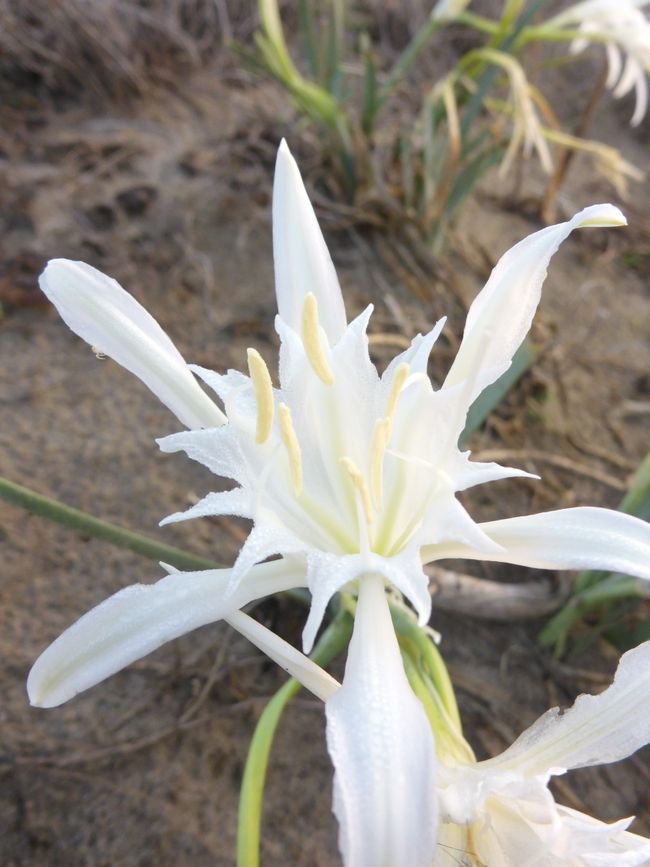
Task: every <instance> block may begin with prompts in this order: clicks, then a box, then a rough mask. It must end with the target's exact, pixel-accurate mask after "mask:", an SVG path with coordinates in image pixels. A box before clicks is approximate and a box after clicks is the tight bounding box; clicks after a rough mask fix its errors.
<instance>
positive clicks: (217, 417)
mask: <svg viewBox="0 0 650 867" xmlns="http://www.w3.org/2000/svg"><path fill="white" fill-rule="evenodd" d="M39 285H40V287H41V289H42V290H43V292H44V293H45V294H46V295H47V297H48V298H49V299H50V301H51V302H52V303H53V304H54V306H55V307H56V309H57V310H58V311H59V314H60V315H61V318H62V319H63V321H64V322H65V323H66V325H68V327H69V328H70V329H71V330H72V331H74V332H75V334H78V335H79V337H82V338H83V339H84V340H85V341H86V342H87V343H89V344H90V345H91V346H92V347H94V348H95V349H97V350H98V351H99V352H102V353H104V355H108V356H110V357H111V358H112V359H113V360H114V361H117V363H118V364H121V365H122V366H123V367H125V368H126V369H127V370H129V371H130V372H131V373H133V374H135V376H137V377H138V378H139V379H141V380H142V382H144V384H145V385H146V386H148V387H149V388H150V389H151V391H153V393H154V394H155V395H156V397H158V398H159V399H160V400H161V401H162V403H164V404H165V406H167V407H168V408H169V409H170V410H171V411H172V412H173V413H174V415H175V416H176V417H177V418H178V419H179V420H180V421H181V422H182V423H183V424H184V425H187V427H189V428H197V427H215V426H217V425H220V424H223V422H224V421H225V416H224V414H223V413H222V412H221V410H220V409H219V407H218V406H217V405H216V404H215V403H213V401H212V400H210V398H209V397H208V396H207V394H206V393H205V392H204V391H203V390H202V389H201V387H200V386H199V384H198V382H197V381H196V380H195V379H194V377H193V376H192V374H191V373H190V371H189V369H188V366H187V364H186V363H185V361H184V360H183V358H182V356H181V354H180V353H179V351H178V350H177V349H176V347H175V346H174V344H173V343H172V341H171V340H170V339H169V337H168V336H167V335H166V334H165V332H164V331H163V330H162V328H161V327H160V325H158V323H157V322H156V320H155V319H154V318H153V317H152V316H150V315H149V313H147V311H146V310H145V309H144V307H142V305H141V304H139V303H138V302H137V301H136V300H135V298H134V297H133V296H132V295H129V293H128V292H125V290H124V289H122V287H121V286H120V284H119V283H118V282H117V281H116V280H113V279H111V278H110V277H107V276H106V275H105V274H102V272H101V271H98V270H97V269H96V268H92V267H91V266H90V265H86V264H85V262H72V261H70V260H69V259H52V260H51V261H50V262H48V264H47V267H46V268H45V270H44V271H43V273H42V274H41V276H40V278H39Z"/></svg>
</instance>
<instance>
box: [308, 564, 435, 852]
mask: <svg viewBox="0 0 650 867" xmlns="http://www.w3.org/2000/svg"><path fill="white" fill-rule="evenodd" d="M325 709H326V715H327V746H328V749H329V752H330V756H331V758H332V762H333V763H334V768H335V776H334V812H335V813H336V817H337V819H338V820H339V824H340V832H339V846H340V849H341V852H342V854H343V861H344V864H345V865H346V867H388V865H390V867H397V865H399V867H402V865H404V867H406V865H408V867H431V864H432V861H433V856H434V852H435V848H436V834H437V807H436V787H435V782H436V756H435V744H434V739H433V734H432V732H431V729H430V727H429V724H428V722H427V718H426V715H425V713H424V709H423V707H422V705H421V704H420V702H419V701H418V699H417V698H416V697H415V695H414V694H413V691H412V690H411V687H410V686H409V683H408V680H407V678H406V675H405V673H404V668H403V665H402V660H401V657H400V652H399V647H398V644H397V639H396V637H395V631H394V629H393V624H392V621H391V617H390V612H389V610H388V603H387V601H386V597H385V593H384V589H383V582H382V580H381V579H380V578H379V577H377V576H374V575H369V576H366V577H364V578H363V579H362V581H361V586H360V592H359V604H358V607H357V614H356V618H355V622H354V633H353V635H352V640H351V642H350V648H349V651H348V660H347V664H346V668H345V678H344V680H343V685H342V686H341V688H340V689H339V691H338V692H337V693H336V695H334V697H333V698H331V699H330V700H329V701H328V702H327V704H326V705H325Z"/></svg>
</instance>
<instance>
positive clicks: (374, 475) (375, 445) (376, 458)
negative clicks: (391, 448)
mask: <svg viewBox="0 0 650 867" xmlns="http://www.w3.org/2000/svg"><path fill="white" fill-rule="evenodd" d="M389 437H390V422H389V420H388V419H387V418H378V419H377V421H376V422H375V429H374V430H373V432H372V439H371V440H370V491H371V493H372V498H373V500H374V502H375V506H376V507H377V508H378V509H381V507H382V501H383V489H384V453H385V451H386V446H387V445H388V439H389Z"/></svg>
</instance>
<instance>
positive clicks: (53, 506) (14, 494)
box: [0, 477, 220, 571]
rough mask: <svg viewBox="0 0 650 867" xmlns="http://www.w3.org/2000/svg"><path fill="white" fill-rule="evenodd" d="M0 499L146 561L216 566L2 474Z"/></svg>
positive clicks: (182, 566) (190, 567) (183, 566)
mask: <svg viewBox="0 0 650 867" xmlns="http://www.w3.org/2000/svg"><path fill="white" fill-rule="evenodd" d="M0 499H2V500H5V501H6V502H7V503H11V505H13V506H19V507H20V508H21V509H25V510H26V511H27V512H30V513H31V514H32V515H38V516H39V517H41V518H46V519H47V520H48V521H54V522H55V523H57V524H63V526H64V527H70V529H72V530H76V531H77V532H78V533H81V534H82V535H84V536H92V537H93V538H94V539H101V540H103V541H104V542H109V543H110V544H111V545H115V546H116V547H118V548H126V549H127V550H129V551H135V553H136V554H141V555H142V556H143V557H147V558H148V559H149V560H158V561H160V560H162V561H163V562H164V563H169V564H170V565H171V566H175V567H176V568H177V569H184V570H190V571H193V570H196V569H219V568H220V566H219V564H218V563H215V562H214V560H208V559H207V558H206V557H199V556H198V555H196V554H190V553H188V552H187V551H182V550H181V549H180V548H175V547H173V546H172V545H165V544H164V543H163V542H156V541H155V540H154V539H149V538H147V537H146V536H143V535H141V534H140V533H134V532H133V531H132V530H125V529H124V528H123V527H118V526H116V525H115V524H110V523H109V522H108V521H102V520H100V519H99V518H94V517H93V516H92V515H89V514H88V513H87V512H82V511H81V510H80V509H73V508H72V506H66V505H65V503H60V502H58V501H57V500H53V499H52V498H50V497H46V496H44V495H43V494H39V493H37V492H36V491H32V490H31V488H25V487H23V485H17V484H15V483H14V482H10V481H9V480H8V479H5V478H2V477H0Z"/></svg>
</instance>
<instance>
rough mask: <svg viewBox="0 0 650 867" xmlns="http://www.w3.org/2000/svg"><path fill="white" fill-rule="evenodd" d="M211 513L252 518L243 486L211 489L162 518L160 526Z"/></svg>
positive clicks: (247, 495)
mask: <svg viewBox="0 0 650 867" xmlns="http://www.w3.org/2000/svg"><path fill="white" fill-rule="evenodd" d="M212 515H236V516H237V517H239V518H252V517H253V514H252V511H251V506H250V496H249V494H248V493H247V492H246V491H245V490H244V489H243V488H235V489H234V490H233V491H213V492H212V493H210V494H208V495H207V496H205V497H203V499H202V500H199V502H198V503H196V505H194V506H191V507H190V508H189V509H186V510H185V511H184V512H175V513H174V514H173V515H169V516H168V517H167V518H163V520H162V521H161V522H160V526H161V527H164V526H166V525H167V524H176V523H178V522H179V521H189V520H190V519H192V518H206V517H209V516H212Z"/></svg>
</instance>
